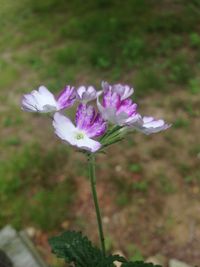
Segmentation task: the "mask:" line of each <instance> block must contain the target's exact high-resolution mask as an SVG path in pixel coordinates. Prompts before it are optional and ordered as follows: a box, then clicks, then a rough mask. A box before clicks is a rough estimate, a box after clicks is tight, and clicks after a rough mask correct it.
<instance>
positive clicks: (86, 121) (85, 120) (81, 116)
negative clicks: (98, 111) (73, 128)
mask: <svg viewBox="0 0 200 267" xmlns="http://www.w3.org/2000/svg"><path fill="white" fill-rule="evenodd" d="M94 117H95V108H94V107H93V106H87V105H86V104H83V103H81V104H80V105H79V106H78V108H77V111H76V125H77V128H79V129H80V130H86V131H87V129H88V128H89V127H90V126H91V124H92V121H93V120H94Z"/></svg>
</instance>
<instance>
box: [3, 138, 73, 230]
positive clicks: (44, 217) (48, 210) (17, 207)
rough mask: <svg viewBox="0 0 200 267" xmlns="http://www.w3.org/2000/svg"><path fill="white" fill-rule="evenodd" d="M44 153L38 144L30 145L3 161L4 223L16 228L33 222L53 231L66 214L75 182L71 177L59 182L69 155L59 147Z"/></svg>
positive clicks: (16, 142)
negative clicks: (9, 222)
mask: <svg viewBox="0 0 200 267" xmlns="http://www.w3.org/2000/svg"><path fill="white" fill-rule="evenodd" d="M6 143H8V141H6ZM10 144H11V145H19V144H20V143H19V141H18V139H10V140H9V145H10ZM41 152H42V148H41V147H40V146H39V145H38V144H33V145H27V146H24V148H23V150H22V151H21V152H20V153H15V154H14V155H13V156H12V157H10V159H9V161H1V164H0V197H1V204H2V205H3V206H4V209H3V211H2V212H1V220H0V225H1V226H3V225H4V223H5V222H6V221H8V220H10V221H11V222H12V224H13V225H14V226H15V227H21V226H22V225H26V224H27V223H28V222H29V221H31V222H32V223H33V224H35V225H36V226H37V227H38V226H39V227H41V228H42V229H45V230H51V229H54V228H55V227H57V226H58V225H59V224H61V222H62V220H64V218H66V217H67V210H68V204H69V203H71V200H72V196H73V195H74V194H75V193H74V194H70V193H69V192H70V191H71V190H73V183H72V182H71V181H70V180H69V179H68V180H64V181H63V182H62V183H59V182H58V181H56V177H59V175H61V174H60V168H61V167H62V166H63V164H64V163H65V160H64V157H63V155H65V158H67V153H66V150H63V149H62V148H57V149H53V150H50V151H48V153H47V154H45V153H44V152H42V153H41ZM13 203H14V204H13ZM60 203H65V205H60ZM53 210H54V212H55V213H54V212H52V211H53ZM55 214H56V216H55ZM47 221H48V224H47V223H46V222H47Z"/></svg>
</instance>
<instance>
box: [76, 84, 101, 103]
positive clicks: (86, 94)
mask: <svg viewBox="0 0 200 267" xmlns="http://www.w3.org/2000/svg"><path fill="white" fill-rule="evenodd" d="M96 98H97V91H96V90H95V88H94V87H93V86H88V87H85V86H80V87H79V88H78V89H77V100H79V101H80V102H82V103H85V104H86V103H88V102H89V101H92V100H94V99H96Z"/></svg>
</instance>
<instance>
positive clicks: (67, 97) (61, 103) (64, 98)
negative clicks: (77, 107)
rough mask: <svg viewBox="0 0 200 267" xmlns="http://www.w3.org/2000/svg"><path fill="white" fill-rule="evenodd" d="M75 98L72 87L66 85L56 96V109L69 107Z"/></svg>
mask: <svg viewBox="0 0 200 267" xmlns="http://www.w3.org/2000/svg"><path fill="white" fill-rule="evenodd" d="M75 100H76V91H75V88H74V87H70V86H69V85H67V86H66V87H65V88H64V89H63V90H62V91H61V92H60V94H59V96H58V98H57V103H58V110H61V109H64V108H69V107H71V106H72V105H73V104H74V102H75Z"/></svg>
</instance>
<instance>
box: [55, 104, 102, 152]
mask: <svg viewBox="0 0 200 267" xmlns="http://www.w3.org/2000/svg"><path fill="white" fill-rule="evenodd" d="M75 122H76V126H75V125H74V124H73V123H72V122H71V120H70V119H69V118H67V117H66V116H64V115H61V114H60V113H58V112H56V113H55V115H54V120H53V126H54V128H55V133H56V135H57V136H58V137H60V138H61V139H62V140H64V141H65V142H67V143H70V144H71V145H73V146H76V147H78V148H81V149H85V150H88V151H90V152H96V151H97V150H98V149H100V147H101V143H100V142H98V141H96V140H93V139H92V138H95V137H99V136H101V135H103V134H104V133H105V131H106V128H107V126H106V122H105V121H104V120H103V118H102V117H101V115H100V114H99V113H96V111H95V109H94V107H92V106H87V105H86V104H80V105H79V106H78V108H77V111H76V119H75Z"/></svg>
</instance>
